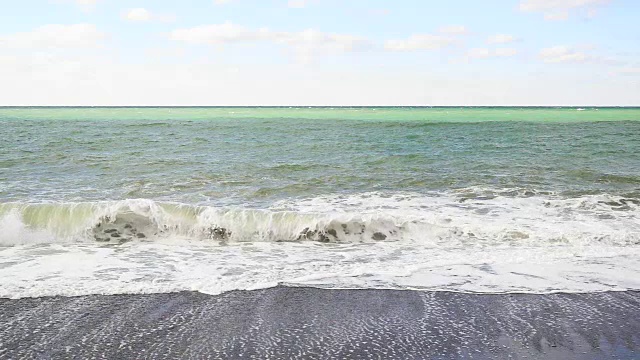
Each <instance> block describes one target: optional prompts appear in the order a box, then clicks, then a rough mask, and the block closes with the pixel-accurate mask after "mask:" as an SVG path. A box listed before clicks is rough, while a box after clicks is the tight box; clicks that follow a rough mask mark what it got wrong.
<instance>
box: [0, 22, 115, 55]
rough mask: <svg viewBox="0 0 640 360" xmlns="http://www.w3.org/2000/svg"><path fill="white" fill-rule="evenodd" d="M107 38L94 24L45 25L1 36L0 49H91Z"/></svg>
mask: <svg viewBox="0 0 640 360" xmlns="http://www.w3.org/2000/svg"><path fill="white" fill-rule="evenodd" d="M105 37H106V35H105V33H103V32H101V31H99V30H98V29H97V28H96V26H95V25H93V24H74V25H59V24H53V25H44V26H40V27H37V28H35V29H33V30H32V31H28V32H21V33H14V34H10V35H5V36H1V35H0V48H2V47H9V48H27V49H32V48H33V49H52V48H89V47H96V46H98V45H99V44H100V42H101V41H102V40H103V39H104V38H105Z"/></svg>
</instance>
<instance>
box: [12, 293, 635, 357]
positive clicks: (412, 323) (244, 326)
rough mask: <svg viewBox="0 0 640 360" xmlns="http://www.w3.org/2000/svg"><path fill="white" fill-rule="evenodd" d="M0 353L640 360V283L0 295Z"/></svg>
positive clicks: (115, 355) (43, 355)
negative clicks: (521, 289) (565, 290)
mask: <svg viewBox="0 0 640 360" xmlns="http://www.w3.org/2000/svg"><path fill="white" fill-rule="evenodd" d="M0 324H2V326H0V358H2V359H5V358H12V359H16V358H86V359H88V358H99V359H138V358H140V359H164V358H186V359H203V358H220V359H238V358H243V359H251V358H255V359H295V358H304V359H456V358H464V359H469V358H473V359H509V358H513V359H536V358H544V359H609V358H612V359H640V292H637V291H627V292H606V293H590V294H549V295H534V294H502V295H485V294H482V295H481V294H462V293H451V292H418V291H392V290H321V289H314V288H292V287H283V286H280V287H276V288H271V289H265V290H254V291H234V292H230V293H225V294H222V295H217V296H212V295H205V294H201V293H197V292H180V293H169V294H150V295H108V296H104V295H92V296H82V297H70V298H69V297H67V298H65V297H46V298H26V299H18V300H9V299H0Z"/></svg>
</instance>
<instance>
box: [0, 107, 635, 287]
mask: <svg viewBox="0 0 640 360" xmlns="http://www.w3.org/2000/svg"><path fill="white" fill-rule="evenodd" d="M639 274H640V108H591V107H584V108H582V109H577V108H406V107H402V108H388V107H382V108H370V107H366V108H365V107H353V108H329V107H324V108H289V107H277V108H0V297H11V298H19V297H26V296H45V295H84V294H116V293H153V292H169V291H180V290H196V291H201V292H205V293H211V294H217V293H221V292H224V291H230V290H236V289H255V288H264V287H270V286H275V285H277V284H287V285H291V286H297V285H306V286H317V287H323V288H394V289H422V290H450V291H463V292H491V293H502V292H540V293H546V292H558V291H563V292H588V291H605V290H626V289H640V276H639Z"/></svg>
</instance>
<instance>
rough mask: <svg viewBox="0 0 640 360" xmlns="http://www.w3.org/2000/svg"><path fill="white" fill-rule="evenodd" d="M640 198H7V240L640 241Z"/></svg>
mask: <svg viewBox="0 0 640 360" xmlns="http://www.w3.org/2000/svg"><path fill="white" fill-rule="evenodd" d="M639 218H640V201H638V200H637V199H635V198H631V199H626V198H619V197H610V196H582V197H579V198H573V199H559V198H553V197H551V196H549V195H539V194H525V196H524V197H515V198H514V197H504V196H502V195H500V194H492V196H487V194H482V195H481V196H478V194H475V196H470V195H469V194H468V193H460V194H454V195H447V196H444V195H437V196H436V195H434V196H419V195H411V194H394V195H383V194H360V195H357V196H347V197H345V196H326V197H318V198H314V199H306V200H289V201H283V202H280V203H277V204H275V205H274V206H272V207H271V208H269V209H241V208H231V209H229V208H217V207H212V206H197V205H188V204H179V203H162V202H156V201H153V200H147V199H129V200H122V201H105V202H84V203H4V204H0V245H5V246H7V245H16V244H25V243H27V244H28V243H43V242H45V243H46V242H64V241H98V242H109V243H122V242H127V241H151V240H157V239H165V238H172V239H175V238H179V239H180V238H181V239H187V240H214V241H221V242H228V241H317V242H336V243H341V242H376V241H420V242H422V243H425V244H430V245H433V246H453V247H455V246H477V245H527V246H530V245H532V246H535V245H544V244H577V245H585V244H587V245H588V244H592V243H598V244H603V243H604V244H611V245H620V246H625V245H635V244H638V243H640V221H639V220H638V219H639Z"/></svg>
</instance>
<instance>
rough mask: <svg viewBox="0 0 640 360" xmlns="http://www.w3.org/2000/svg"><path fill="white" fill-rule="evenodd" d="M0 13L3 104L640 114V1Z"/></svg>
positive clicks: (154, 0) (247, 4)
mask: <svg viewBox="0 0 640 360" xmlns="http://www.w3.org/2000/svg"><path fill="white" fill-rule="evenodd" d="M0 5H1V6H0V9H1V11H0V83H1V84H2V85H1V86H0V106H22V105H62V106H73V105H128V106H132V105H147V106H154V105H163V106H171V105H181V106H188V105H212V106H223V105H233V106H238V105H294V106H295V105H302V106H313V105H336V106H348V105H373V106H382V105H423V106H437V105H449V106H450V105H600V106H604V105H614V106H620V105H626V106H629V105H631V106H634V105H635V106H638V105H640V21H638V19H640V1H638V0H483V1H478V0H446V1H445V0H441V1H435V0H184V1H177V0H173V1H169V0H21V1H15V0H0Z"/></svg>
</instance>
